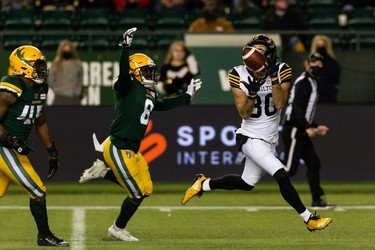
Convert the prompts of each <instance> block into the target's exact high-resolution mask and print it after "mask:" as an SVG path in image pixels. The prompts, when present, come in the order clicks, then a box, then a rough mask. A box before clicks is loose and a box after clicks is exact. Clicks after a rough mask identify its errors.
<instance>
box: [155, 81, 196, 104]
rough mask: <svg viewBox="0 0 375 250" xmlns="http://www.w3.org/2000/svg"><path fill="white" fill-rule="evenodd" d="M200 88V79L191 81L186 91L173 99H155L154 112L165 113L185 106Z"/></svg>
mask: <svg viewBox="0 0 375 250" xmlns="http://www.w3.org/2000/svg"><path fill="white" fill-rule="evenodd" d="M201 87H202V80H201V79H192V80H191V81H190V84H189V86H188V88H187V91H186V92H185V93H183V94H181V95H178V96H174V97H166V98H163V99H156V101H155V108H154V110H155V111H165V110H169V109H172V108H175V107H177V106H180V105H181V104H185V103H186V102H188V101H189V100H191V99H192V98H193V96H194V94H195V93H196V92H197V91H198V90H199V89H200V88H201Z"/></svg>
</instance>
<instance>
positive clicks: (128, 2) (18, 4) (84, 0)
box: [1, 0, 375, 13]
mask: <svg viewBox="0 0 375 250" xmlns="http://www.w3.org/2000/svg"><path fill="white" fill-rule="evenodd" d="M309 1H311V0H307V1H292V0H290V3H292V4H293V5H295V6H298V7H303V6H304V5H306V4H308V2H309ZM203 2H204V1H202V0H112V1H111V0H2V1H1V10H2V11H7V10H10V9H21V8H35V9H41V10H46V9H47V10H52V9H58V10H72V11H76V10H79V9H81V8H112V9H114V10H117V11H121V10H125V9H134V8H144V9H148V10H150V11H154V12H159V11H163V10H172V9H173V10H188V11H189V10H190V11H191V10H195V9H201V8H203V6H204V3H203ZM216 2H218V3H219V4H220V5H221V6H222V8H224V9H225V10H226V11H228V12H237V13H246V12H247V11H249V10H250V11H251V10H252V9H261V10H263V11H266V10H268V9H269V8H270V7H273V5H274V3H275V2H276V1H275V0H216ZM311 2H313V1H311ZM314 2H317V3H319V2H322V3H327V1H314ZM332 3H334V4H335V5H337V6H338V7H340V8H341V9H342V10H343V11H350V10H352V9H354V8H373V7H374V5H375V3H374V1H373V0H332Z"/></svg>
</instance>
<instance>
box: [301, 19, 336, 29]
mask: <svg viewBox="0 0 375 250" xmlns="http://www.w3.org/2000/svg"><path fill="white" fill-rule="evenodd" d="M308 22H309V26H310V29H314V30H340V29H341V27H340V26H339V24H338V19H337V17H335V16H333V17H321V18H312V19H310V20H309V21H308Z"/></svg>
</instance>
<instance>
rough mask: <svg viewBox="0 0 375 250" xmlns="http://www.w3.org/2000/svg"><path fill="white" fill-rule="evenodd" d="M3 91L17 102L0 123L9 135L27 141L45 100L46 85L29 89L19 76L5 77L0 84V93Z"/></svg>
mask: <svg viewBox="0 0 375 250" xmlns="http://www.w3.org/2000/svg"><path fill="white" fill-rule="evenodd" d="M4 91H5V92H10V93H12V94H14V96H15V97H16V98H17V100H16V102H15V103H14V104H12V105H11V106H10V107H9V109H8V112H7V114H6V115H5V117H3V119H1V121H0V123H1V124H2V125H3V126H4V127H5V129H6V130H7V132H8V133H9V134H10V135H14V136H17V137H19V138H21V139H23V140H27V138H28V136H29V134H30V132H31V130H32V128H33V126H34V121H35V119H36V118H38V117H39V116H40V114H41V111H42V108H43V105H44V104H45V102H46V100H47V92H48V85H47V84H35V85H34V86H33V87H30V86H29V85H28V84H27V83H26V82H25V81H24V80H23V79H22V78H21V77H20V76H13V75H7V76H4V77H3V78H2V79H1V82H0V92H4Z"/></svg>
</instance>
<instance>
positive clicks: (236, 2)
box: [232, 0, 263, 17]
mask: <svg viewBox="0 0 375 250" xmlns="http://www.w3.org/2000/svg"><path fill="white" fill-rule="evenodd" d="M262 7H263V6H262V3H261V1H256V0H233V1H232V9H233V12H234V13H236V14H237V15H239V16H241V17H244V16H247V15H248V14H249V12H251V11H263V9H262Z"/></svg>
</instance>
